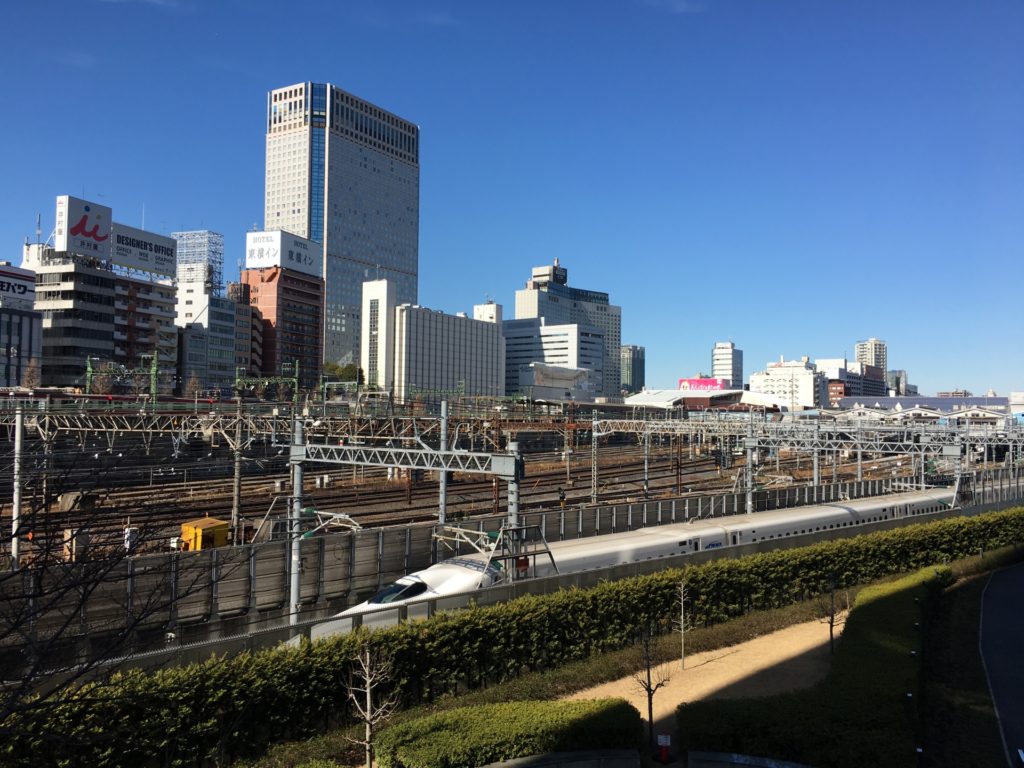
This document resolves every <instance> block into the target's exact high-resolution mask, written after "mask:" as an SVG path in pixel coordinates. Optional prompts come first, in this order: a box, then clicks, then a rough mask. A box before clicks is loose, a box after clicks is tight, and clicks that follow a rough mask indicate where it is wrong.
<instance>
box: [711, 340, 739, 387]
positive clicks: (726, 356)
mask: <svg viewBox="0 0 1024 768" xmlns="http://www.w3.org/2000/svg"><path fill="white" fill-rule="evenodd" d="M711 377H712V378H714V379H725V380H726V381H728V382H729V386H730V387H731V388H732V389H743V350H742V349H736V345H735V344H733V343H732V342H731V341H718V342H715V348H714V349H712V350H711Z"/></svg>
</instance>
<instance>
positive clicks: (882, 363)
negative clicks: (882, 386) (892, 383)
mask: <svg viewBox="0 0 1024 768" xmlns="http://www.w3.org/2000/svg"><path fill="white" fill-rule="evenodd" d="M855 356H856V358H857V362H858V363H863V364H864V365H873V366H874V367H875V368H881V369H882V371H883V372H884V371H887V370H889V353H888V351H887V350H886V347H885V342H884V341H882V340H881V339H876V338H875V337H874V336H872V337H871V338H870V339H868V340H867V341H858V342H857V346H856V353H855Z"/></svg>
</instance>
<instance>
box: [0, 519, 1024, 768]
mask: <svg viewBox="0 0 1024 768" xmlns="http://www.w3.org/2000/svg"><path fill="white" fill-rule="evenodd" d="M1020 541H1024V509H1017V510H1012V511H1007V512H998V513H993V514H988V515H983V516H979V517H974V518H956V519H950V520H943V521H937V522H934V523H928V524H923V525H916V526H912V527H909V528H903V529H898V530H894V531H888V532H883V533H876V534H869V535H865V536H859V537H856V538H854V539H846V540H840V541H832V542H826V543H822V544H817V545H814V546H811V547H805V548H801V549H795V550H784V551H775V552H770V553H765V554H761V555H754V556H750V557H745V558H742V559H739V560H716V561H712V562H709V563H706V564H703V565H700V566H695V567H690V568H687V569H686V570H685V574H686V581H687V585H688V590H689V602H688V605H687V613H688V616H689V617H690V618H691V619H692V620H694V621H696V622H700V623H703V624H705V625H710V624H714V623H716V622H720V621H723V620H725V619H727V618H730V617H733V616H737V615H742V614H744V613H746V612H747V611H750V610H752V609H761V608H773V607H778V606H782V605H786V604H790V603H792V602H795V601H798V600H801V599H803V598H806V597H808V596H811V595H815V594H819V593H821V592H823V591H825V590H826V588H827V587H828V585H829V584H830V582H832V581H833V580H835V581H837V582H838V584H839V585H840V586H844V585H854V584H857V583H864V582H867V581H871V580H875V579H877V578H879V577H880V576H884V575H887V574H896V573H902V572H906V571H908V570H913V569H916V568H919V567H921V566H922V565H925V564H929V563H937V562H943V561H946V560H953V559H957V558H961V557H965V556H967V555H970V554H974V553H977V551H978V549H979V548H980V547H982V546H984V547H985V548H986V549H992V548H995V547H998V546H1003V545H1007V544H1012V543H1014V542H1020ZM682 574H683V571H681V570H676V569H671V570H665V571H662V572H660V573H657V574H654V575H650V576H643V577H639V578H634V579H627V580H623V581H618V582H605V583H602V584H601V585H599V586H597V587H595V588H593V589H588V590H585V591H584V590H576V589H570V590H565V591H561V592H558V593H555V594H552V595H546V596H543V597H527V598H522V599H519V600H516V601H513V602H510V603H505V604H502V605H497V606H491V607H487V608H475V609H471V610H466V611H461V612H458V613H453V614H442V615H439V616H436V617H434V618H433V619H431V620H430V621H426V622H415V623H410V624H404V625H401V626H398V627H394V628H391V629H386V630H380V631H377V632H373V633H369V634H367V633H362V632H360V633H355V634H352V635H345V636H341V637H338V638H332V639H330V640H327V641H324V642H321V643H316V644H314V645H309V644H307V645H304V646H303V647H301V648H298V649H286V648H282V649H276V650H271V651H265V652H262V653H257V654H241V655H238V656H234V657H231V658H226V659H213V660H210V661H208V662H205V663H203V664H196V665H191V666H189V667H183V668H176V669H169V670H164V671H161V672H157V673H154V674H141V673H132V674H127V675H123V676H119V677H115V678H114V679H113V680H111V681H108V682H106V683H103V684H97V685H90V686H85V687H83V688H82V689H80V690H79V691H78V692H77V693H75V694H74V695H71V696H70V697H68V698H66V699H65V700H63V701H60V702H57V703H56V704H52V703H48V704H47V705H46V706H40V707H38V708H35V709H31V710H27V711H24V712H22V713H21V714H19V715H17V716H12V717H9V718H7V720H6V721H5V722H3V723H0V762H2V761H6V762H7V763H9V764H12V765H33V764H44V765H75V764H85V765H91V766H99V767H101V768H106V767H107V766H111V767H113V766H136V765H142V764H144V763H146V762H149V761H154V760H156V761H157V762H159V764H161V765H167V766H190V765H197V764H199V763H201V762H203V761H204V760H210V759H215V760H224V759H230V758H232V757H238V756H248V755H256V754H260V753H261V752H262V751H263V750H264V749H265V748H266V746H267V745H268V744H270V743H274V742H278V741H283V740H287V739H294V738H298V737H301V736H304V735H307V734H310V733H313V732H316V731H318V730H321V729H322V728H324V727H325V726H327V725H330V724H332V723H340V722H345V721H346V719H347V717H348V704H347V701H346V690H345V684H344V681H345V680H346V679H347V676H348V671H349V666H350V664H351V659H352V658H353V657H354V656H355V653H356V650H357V648H358V647H359V646H360V645H361V644H362V643H364V642H369V643H370V645H371V646H372V647H374V648H375V649H378V650H380V651H382V652H383V653H384V654H385V655H388V656H391V657H392V658H393V659H394V662H395V669H397V670H398V675H397V676H396V679H395V680H394V681H393V682H394V685H395V688H396V690H397V692H398V693H399V694H400V695H401V697H402V699H403V701H404V703H405V704H407V705H411V704H415V703H420V702H425V701H431V700H433V699H434V698H436V697H437V696H439V695H443V694H446V693H457V692H458V691H460V690H466V689H470V688H476V687H480V686H486V685H490V684H492V683H496V682H501V681H504V680H507V679H509V678H512V677H515V676H517V675H519V674H521V673H522V672H523V671H527V670H537V669H550V668H554V667H557V666H560V665H562V664H564V663H566V662H569V661H573V660H577V659H582V658H585V657H587V656H589V655H590V654H592V653H598V652H603V651H608V650H615V649H618V648H622V647H624V646H626V645H628V644H630V643H631V642H632V641H633V639H634V638H635V637H636V635H637V633H638V631H639V630H640V628H641V627H644V626H648V625H649V623H650V622H651V621H652V620H660V619H663V618H666V617H668V616H669V615H673V614H674V613H675V600H676V591H677V587H678V584H679V581H680V579H681V578H682Z"/></svg>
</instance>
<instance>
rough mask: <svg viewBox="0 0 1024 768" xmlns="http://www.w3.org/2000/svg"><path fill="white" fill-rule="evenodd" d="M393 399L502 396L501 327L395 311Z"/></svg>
mask: <svg viewBox="0 0 1024 768" xmlns="http://www.w3.org/2000/svg"><path fill="white" fill-rule="evenodd" d="M394 371H395V374H394V376H395V399H396V400H397V401H398V402H407V401H408V400H409V399H411V398H412V397H413V396H415V395H416V394H417V393H418V392H419V393H424V394H425V395H426V396H428V397H433V399H435V400H436V399H438V396H435V395H434V394H433V393H445V392H459V393H461V394H464V395H467V396H486V397H503V396H504V394H505V387H504V380H505V340H504V338H503V337H502V335H501V325H500V324H499V323H492V322H486V321H483V320H474V319H473V318H471V317H467V316H466V315H464V314H461V313H460V314H457V315H448V314H445V313H443V312H439V311H436V310H432V309H427V308H426V307H416V306H413V305H411V304H401V305H399V306H398V307H397V308H396V309H395V367H394Z"/></svg>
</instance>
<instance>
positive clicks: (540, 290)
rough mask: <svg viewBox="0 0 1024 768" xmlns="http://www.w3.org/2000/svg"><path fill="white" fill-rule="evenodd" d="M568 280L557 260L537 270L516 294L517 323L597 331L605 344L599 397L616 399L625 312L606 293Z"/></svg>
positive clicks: (619, 378) (534, 270) (535, 269)
mask: <svg viewBox="0 0 1024 768" xmlns="http://www.w3.org/2000/svg"><path fill="white" fill-rule="evenodd" d="M568 279H569V273H568V270H566V269H565V268H564V267H562V266H560V265H559V263H558V259H555V261H554V264H553V265H551V266H546V267H534V269H533V272H532V276H531V278H530V280H529V281H527V283H526V287H525V288H524V289H522V290H519V291H516V320H526V319H531V318H543V319H544V320H545V321H546V323H547V324H549V325H569V324H577V325H580V326H586V327H587V328H588V329H598V331H600V334H601V336H602V337H603V344H604V352H603V366H602V376H601V381H602V384H601V389H600V391H599V394H603V395H606V396H616V395H618V394H619V387H620V385H621V376H620V372H619V368H620V357H619V356H620V354H621V350H620V347H621V346H622V308H621V307H617V306H615V305H614V304H611V303H610V302H609V299H608V294H607V293H601V292H599V291H587V290H583V289H582V288H571V287H569V285H568ZM530 362H534V361H530ZM537 362H547V361H545V360H538V361H537Z"/></svg>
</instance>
